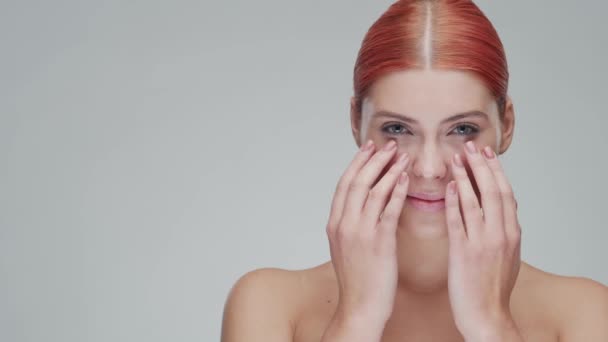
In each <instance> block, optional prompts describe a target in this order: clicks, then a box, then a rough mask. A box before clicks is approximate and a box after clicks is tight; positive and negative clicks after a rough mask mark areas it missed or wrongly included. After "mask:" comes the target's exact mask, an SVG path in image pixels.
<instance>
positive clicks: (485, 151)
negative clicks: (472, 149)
mask: <svg viewBox="0 0 608 342" xmlns="http://www.w3.org/2000/svg"><path fill="white" fill-rule="evenodd" d="M483 155H484V156H485V157H486V158H488V159H492V158H494V151H492V149H491V148H490V146H486V147H484V149H483Z"/></svg>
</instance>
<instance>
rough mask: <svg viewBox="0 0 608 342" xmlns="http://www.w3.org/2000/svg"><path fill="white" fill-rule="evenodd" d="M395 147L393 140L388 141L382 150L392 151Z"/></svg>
mask: <svg viewBox="0 0 608 342" xmlns="http://www.w3.org/2000/svg"><path fill="white" fill-rule="evenodd" d="M395 146H397V144H396V143H395V140H390V141H389V142H388V143H387V144H386V145H385V146H384V150H385V151H390V150H392V149H393V148H394V147H395Z"/></svg>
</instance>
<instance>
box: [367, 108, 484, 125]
mask: <svg viewBox="0 0 608 342" xmlns="http://www.w3.org/2000/svg"><path fill="white" fill-rule="evenodd" d="M471 116H473V117H481V118H484V119H486V120H488V121H489V120H490V117H489V116H488V114H486V113H485V112H482V111H480V110H470V111H467V112H462V113H456V114H454V115H452V116H450V117H449V118H447V119H443V120H441V124H445V123H448V122H453V121H456V120H460V119H464V118H468V117H471ZM372 117H374V118H375V117H389V118H395V119H400V120H403V121H405V122H407V123H410V124H418V121H417V120H416V119H412V118H410V117H408V116H407V115H404V114H399V113H395V112H391V111H388V110H379V111H377V112H375V113H374V115H373V116H372Z"/></svg>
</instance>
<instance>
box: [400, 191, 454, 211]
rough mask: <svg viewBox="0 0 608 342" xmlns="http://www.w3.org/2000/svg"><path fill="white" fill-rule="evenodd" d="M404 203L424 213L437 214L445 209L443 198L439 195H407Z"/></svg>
mask: <svg viewBox="0 0 608 342" xmlns="http://www.w3.org/2000/svg"><path fill="white" fill-rule="evenodd" d="M406 202H407V203H408V204H409V205H411V206H412V207H414V208H416V209H418V210H421V211H426V212H438V211H442V210H443V209H445V198H444V197H443V196H440V195H428V194H409V195H408V196H407V198H406Z"/></svg>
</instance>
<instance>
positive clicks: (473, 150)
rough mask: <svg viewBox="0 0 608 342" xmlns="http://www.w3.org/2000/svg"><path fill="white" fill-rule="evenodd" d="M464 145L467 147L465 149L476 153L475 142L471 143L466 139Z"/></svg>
mask: <svg viewBox="0 0 608 342" xmlns="http://www.w3.org/2000/svg"><path fill="white" fill-rule="evenodd" d="M465 146H466V147H467V151H469V153H477V148H476V147H475V144H473V142H472V141H467V143H466V144H465Z"/></svg>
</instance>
